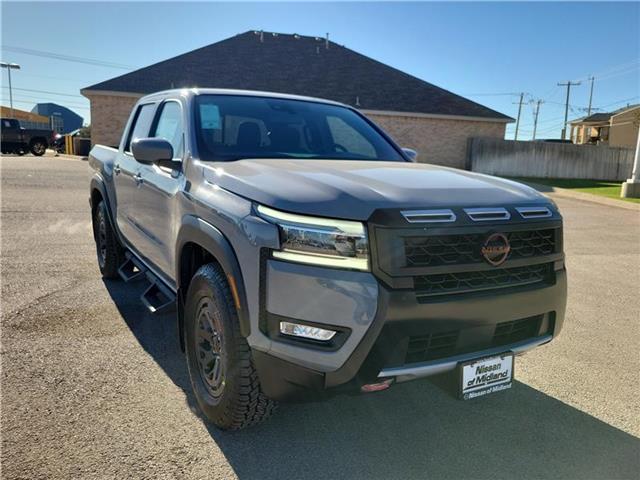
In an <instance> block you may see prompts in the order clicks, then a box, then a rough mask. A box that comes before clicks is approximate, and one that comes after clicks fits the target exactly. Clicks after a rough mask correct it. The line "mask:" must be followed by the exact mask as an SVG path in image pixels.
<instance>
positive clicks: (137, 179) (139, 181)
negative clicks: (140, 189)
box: [133, 173, 144, 185]
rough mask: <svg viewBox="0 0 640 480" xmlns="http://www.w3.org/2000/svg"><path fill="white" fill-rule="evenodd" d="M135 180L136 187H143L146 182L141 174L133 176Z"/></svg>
mask: <svg viewBox="0 0 640 480" xmlns="http://www.w3.org/2000/svg"><path fill="white" fill-rule="evenodd" d="M133 179H134V180H135V182H136V185H141V184H142V183H143V182H144V180H143V179H142V175H140V174H139V173H136V174H135V175H134V176H133Z"/></svg>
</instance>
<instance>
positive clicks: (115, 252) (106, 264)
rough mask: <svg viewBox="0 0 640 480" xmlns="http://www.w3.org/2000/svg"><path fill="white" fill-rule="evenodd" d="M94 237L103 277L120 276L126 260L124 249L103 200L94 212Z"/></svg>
mask: <svg viewBox="0 0 640 480" xmlns="http://www.w3.org/2000/svg"><path fill="white" fill-rule="evenodd" d="M93 237H94V239H95V241H96V253H97V255H98V266H99V267H100V273H102V277H103V278H120V276H119V274H118V268H120V265H122V262H123V261H124V249H123V248H122V245H121V244H120V241H119V240H118V237H117V235H116V232H115V231H114V230H113V228H112V226H111V222H110V221H109V215H108V212H107V206H106V204H105V203H104V201H103V200H100V203H98V205H97V206H96V209H95V212H94V213H93Z"/></svg>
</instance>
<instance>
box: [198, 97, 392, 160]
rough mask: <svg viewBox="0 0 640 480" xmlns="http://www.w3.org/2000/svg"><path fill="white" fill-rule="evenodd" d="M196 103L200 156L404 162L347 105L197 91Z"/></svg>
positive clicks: (217, 158) (207, 157)
mask: <svg viewBox="0 0 640 480" xmlns="http://www.w3.org/2000/svg"><path fill="white" fill-rule="evenodd" d="M195 102H196V103H195V105H196V136H197V141H198V148H199V151H200V158H201V159H202V160H222V161H230V160H239V159H243V158H297V159H314V158H322V159H337V160H388V161H403V160H404V159H403V158H402V156H401V155H400V153H399V152H398V151H397V150H396V148H394V146H393V145H391V144H390V143H389V142H388V141H387V140H386V139H385V138H384V137H383V136H382V135H380V133H378V132H377V131H376V129H375V128H373V127H372V126H371V125H370V124H369V123H368V122H367V121H366V120H365V119H364V118H362V117H361V116H360V115H359V114H357V113H356V112H354V111H353V110H351V109H349V108H345V107H341V106H337V105H328V104H323V103H315V102H310V101H302V100H287V99H278V98H268V97H252V96H240V95H198V96H197V97H196V100H195Z"/></svg>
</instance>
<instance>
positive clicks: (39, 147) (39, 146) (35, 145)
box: [29, 140, 47, 157]
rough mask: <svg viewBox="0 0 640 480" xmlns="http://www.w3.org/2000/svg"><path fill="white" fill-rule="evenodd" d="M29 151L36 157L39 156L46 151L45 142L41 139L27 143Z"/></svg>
mask: <svg viewBox="0 0 640 480" xmlns="http://www.w3.org/2000/svg"><path fill="white" fill-rule="evenodd" d="M29 151H30V152H31V153H32V154H33V155H35V156H36V157H41V156H42V155H44V153H45V152H46V151H47V144H46V143H45V142H44V141H42V140H34V141H33V142H32V143H31V145H29Z"/></svg>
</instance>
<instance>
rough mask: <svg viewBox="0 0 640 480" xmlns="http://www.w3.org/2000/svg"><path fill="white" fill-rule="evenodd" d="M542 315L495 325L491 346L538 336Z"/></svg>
mask: <svg viewBox="0 0 640 480" xmlns="http://www.w3.org/2000/svg"><path fill="white" fill-rule="evenodd" d="M541 321H542V315H536V316H535V317H529V318H522V319H520V320H512V321H510V322H502V323H498V324H497V325H496V330H495V332H494V334H493V341H492V346H496V347H497V346H499V345H507V344H509V343H515V342H521V341H522V340H527V339H529V338H532V337H535V336H537V335H538V330H539V329H540V322H541Z"/></svg>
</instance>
